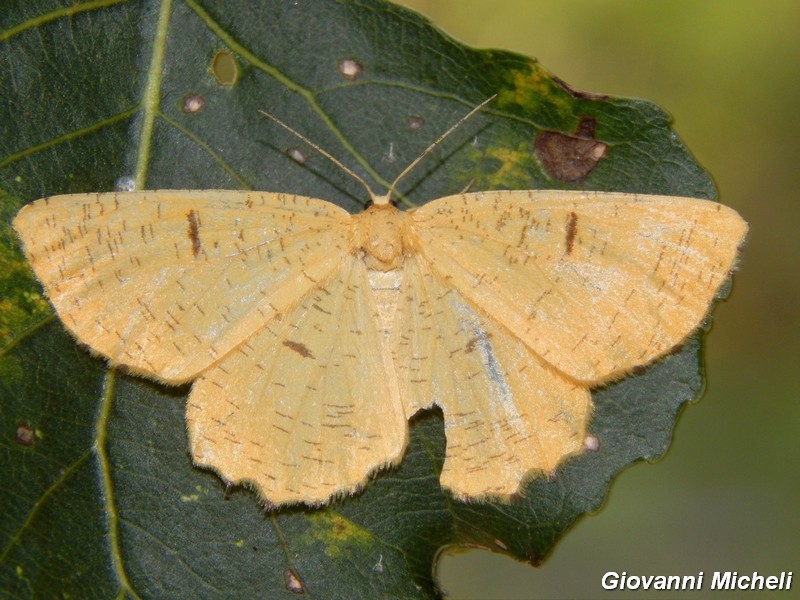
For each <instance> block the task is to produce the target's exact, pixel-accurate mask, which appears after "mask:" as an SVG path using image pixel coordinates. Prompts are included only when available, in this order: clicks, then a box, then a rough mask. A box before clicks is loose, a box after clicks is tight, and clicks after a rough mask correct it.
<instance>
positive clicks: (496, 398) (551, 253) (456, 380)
mask: <svg viewBox="0 0 800 600" xmlns="http://www.w3.org/2000/svg"><path fill="white" fill-rule="evenodd" d="M382 210H383V212H382V213H381V212H380V210H375V211H374V212H370V211H367V214H366V216H365V215H359V217H360V218H359V219H356V218H354V217H351V216H350V215H348V213H346V212H345V211H344V210H342V209H341V208H338V207H336V206H335V205H333V204H330V203H328V202H325V201H322V200H317V199H313V198H306V197H300V196H293V195H288V194H275V193H261V192H234V191H230V192H229V191H153V192H130V193H120V194H85V195H73V196H63V197H54V198H48V199H42V200H39V201H37V202H35V203H33V204H31V205H29V206H28V207H26V208H24V209H23V210H22V211H20V214H19V215H18V216H17V218H16V219H15V222H14V226H15V228H16V229H17V231H18V233H19V235H20V238H21V239H22V241H23V245H24V248H25V251H26V254H27V256H28V259H29V261H30V263H31V265H32V267H33V269H34V271H35V273H36V275H37V277H38V278H39V279H40V281H41V282H42V284H43V285H44V289H45V293H46V294H47V296H48V297H49V298H50V300H51V302H52V303H53V305H54V306H55V308H56V311H57V312H58V314H59V316H60V317H61V319H62V320H63V321H64V323H65V324H66V326H67V328H68V329H69V330H70V331H71V332H72V333H73V334H74V335H75V336H76V337H77V338H78V339H79V340H80V341H81V342H83V343H85V344H87V345H88V346H89V347H90V348H91V349H92V350H93V351H95V352H97V353H99V354H102V355H103V356H105V357H107V358H109V359H110V360H111V361H112V362H113V363H115V364H122V365H126V366H128V367H129V368H130V369H132V370H133V371H134V372H137V373H141V374H144V375H147V376H150V377H153V378H156V379H158V380H161V381H165V382H168V383H180V382H184V381H189V380H195V381H194V384H193V387H192V391H191V393H190V396H189V400H188V407H187V422H188V429H189V437H190V449H191V454H192V457H193V458H194V461H195V462H196V464H198V465H200V466H204V467H208V468H212V469H214V470H216V471H217V472H218V473H219V474H220V475H221V476H222V477H223V478H225V479H226V480H227V481H229V482H232V483H248V484H251V485H253V486H254V487H255V488H256V490H257V491H258V493H259V495H260V496H261V497H262V498H263V499H264V500H266V501H268V502H270V503H272V504H274V505H282V504H291V503H298V502H302V503H305V504H309V505H318V504H322V503H325V502H327V501H329V500H330V499H331V498H332V497H335V496H337V495H342V494H346V493H352V492H354V491H356V490H357V489H359V488H360V487H362V486H363V485H364V484H365V483H366V482H367V481H368V479H369V477H370V476H371V474H372V473H373V472H374V471H375V470H377V469H380V468H381V467H384V466H387V465H391V464H396V463H398V462H399V461H400V460H401V459H402V455H403V452H404V450H405V447H406V444H407V438H408V423H407V420H408V418H410V417H411V416H413V415H414V414H415V413H416V412H417V411H418V410H420V409H425V408H429V407H431V406H433V405H434V404H435V405H438V406H439V407H441V409H442V411H443V414H444V420H445V432H446V436H447V451H446V456H445V462H444V468H443V471H442V474H441V482H442V485H443V486H445V487H446V488H448V489H450V490H451V491H452V493H453V494H454V495H455V496H456V497H458V498H461V499H473V498H486V497H494V498H499V499H504V500H507V499H508V498H509V497H510V496H511V495H513V494H514V493H516V492H518V491H519V490H520V488H521V485H522V483H523V482H524V480H525V478H526V477H529V476H531V475H532V474H535V473H543V472H544V473H547V472H550V471H552V470H553V469H554V468H555V467H556V466H557V465H558V464H559V463H560V462H561V461H563V460H564V458H565V457H566V456H569V455H570V454H574V453H576V452H579V451H580V450H581V449H582V448H583V447H584V440H585V437H586V435H587V428H588V423H589V420H590V417H591V409H592V405H591V395H590V389H591V387H593V386H595V385H598V384H602V383H605V382H607V381H610V380H612V379H615V378H618V377H620V376H623V375H624V374H625V373H627V372H629V371H630V370H631V369H632V368H634V367H636V366H639V365H643V364H647V363H649V362H651V361H652V360H654V359H655V358H657V357H659V356H661V355H663V354H665V353H666V352H668V351H669V350H670V349H671V348H672V347H674V346H675V345H676V344H679V343H681V342H682V341H683V340H684V339H685V338H686V337H687V336H688V335H690V334H691V333H692V331H693V330H694V329H695V328H696V327H697V326H698V325H699V324H700V323H701V322H702V319H703V318H704V316H705V314H706V312H707V310H708V307H709V306H710V304H711V303H712V301H713V299H714V297H715V296H716V294H717V292H718V290H719V288H720V286H721V285H722V284H723V283H724V281H725V280H726V278H727V277H728V275H729V274H730V272H731V270H732V269H733V268H734V264H735V260H736V255H737V250H738V247H739V246H740V244H741V243H742V240H743V238H744V236H745V233H746V230H747V225H746V224H745V222H744V221H743V220H742V219H741V218H740V217H739V216H738V215H737V214H736V213H735V212H734V211H732V210H731V209H728V208H726V207H724V206H722V205H720V204H717V203H714V202H708V201H703V200H696V199H691V198H676V197H665V196H644V195H631V194H617V193H600V192H586V193H583V192H552V191H516V192H484V193H473V194H461V195H457V196H451V197H447V198H441V199H439V200H434V201H432V202H430V203H428V204H426V205H424V206H422V207H420V208H418V209H416V210H414V211H409V213H406V214H405V215H402V218H399V216H400V215H399V214H397V213H396V212H395V213H392V212H387V211H396V209H395V208H393V207H391V206H384V207H383V209H382ZM373 215H374V218H373ZM387 215H388V216H392V215H394V216H393V217H392V218H391V219H389V220H387V219H386V218H385V217H386V216H387ZM389 222H391V223H395V224H396V226H397V227H398V228H400V229H401V231H399V232H398V235H397V236H396V237H394V236H393V235H391V233H390V232H388V231H387V228H386V223H389ZM370 236H377V237H373V238H371V237H370ZM398 244H399V246H398ZM373 247H374V248H375V250H371V249H370V248H373ZM370 252H374V254H369V253H370ZM398 252H399V253H400V254H398ZM382 253H385V254H386V256H387V257H388V258H385V259H384V258H383V254H382ZM381 260H386V261H388V262H385V263H381V262H380V261H381ZM376 264H378V265H380V264H384V265H385V266H384V267H382V268H374V265H376ZM370 265H373V266H370ZM398 265H399V266H398Z"/></svg>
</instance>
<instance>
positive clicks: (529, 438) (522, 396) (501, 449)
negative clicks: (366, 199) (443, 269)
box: [372, 257, 591, 500]
mask: <svg viewBox="0 0 800 600" xmlns="http://www.w3.org/2000/svg"><path fill="white" fill-rule="evenodd" d="M393 273H394V274H398V273H399V274H400V275H401V276H400V277H398V278H396V279H395V280H394V281H392V282H391V283H388V281H387V280H388V276H387V275H383V274H382V275H381V276H380V277H375V276H373V278H372V282H373V287H374V288H376V290H377V292H376V293H377V294H378V298H379V299H381V296H382V297H383V298H382V304H383V307H384V308H383V312H384V313H386V314H389V315H390V316H389V317H386V316H384V317H383V319H382V322H383V323H385V324H388V326H384V328H383V331H384V335H385V339H386V343H387V348H388V349H390V351H391V355H392V358H393V362H394V364H395V367H396V368H397V371H398V381H399V384H400V389H401V395H402V398H403V405H404V406H405V411H406V416H408V417H410V416H411V415H412V414H413V413H414V412H416V411H417V410H418V409H419V408H427V407H429V406H430V405H431V404H432V403H435V404H437V405H438V406H440V407H441V408H442V411H443V413H444V419H445V434H446V436H447V452H446V455H445V463H444V468H443V470H442V474H441V483H442V485H443V486H444V487H446V488H448V489H450V490H451V491H452V492H453V494H454V495H455V496H456V497H458V498H462V499H473V498H482V497H494V498H500V499H506V500H507V499H508V498H509V497H510V496H511V495H512V494H515V493H517V492H518V491H519V489H520V486H521V485H522V483H523V481H524V480H525V478H526V477H527V476H529V475H530V474H531V473H534V472H550V471H551V470H553V469H554V468H555V467H556V465H558V463H560V462H561V461H562V460H563V459H564V457H566V456H568V455H570V454H573V453H575V452H578V451H580V450H581V449H582V448H583V443H584V437H585V432H586V427H587V423H588V420H589V417H590V413H591V396H590V394H589V390H588V389H587V388H585V387H583V386H579V385H577V384H576V383H575V382H573V381H570V380H569V379H567V378H565V377H564V376H563V375H561V374H560V373H558V372H557V371H555V370H554V369H552V368H551V367H549V366H548V365H546V364H545V363H544V362H543V361H542V360H541V359H539V358H538V357H537V356H536V354H534V353H533V352H532V351H531V350H530V349H529V348H528V347H526V346H525V345H524V344H523V343H522V342H520V340H519V339H518V338H517V337H516V336H514V335H513V334H512V333H511V332H510V331H508V330H507V329H505V328H504V327H502V326H500V325H498V324H496V323H494V322H493V321H492V320H491V318H489V317H488V316H487V315H485V314H483V313H482V312H481V311H479V310H476V309H474V308H472V307H471V306H469V304H468V303H467V302H466V301H465V300H464V298H463V297H462V296H461V295H460V294H459V293H458V291H456V290H455V289H453V288H452V287H448V286H447V285H445V284H444V283H443V282H442V281H441V280H440V278H439V277H437V276H436V275H434V274H432V273H431V272H430V270H429V268H428V266H427V265H426V264H425V263H424V262H422V263H421V262H419V261H418V260H417V259H416V258H413V257H410V258H407V259H406V261H405V263H404V266H403V269H402V271H395V272H393ZM392 298H393V301H392Z"/></svg>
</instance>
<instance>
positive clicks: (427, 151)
mask: <svg viewBox="0 0 800 600" xmlns="http://www.w3.org/2000/svg"><path fill="white" fill-rule="evenodd" d="M495 98H497V94H494V95H492V96H489V97H488V98H487V99H486V100H484V101H483V102H481V103H480V104H478V106H476V107H475V108H473V109H472V110H471V111H469V112H468V113H467V114H465V115H464V116H463V117H461V118H460V119H459V120H458V121H457V122H456V123H455V124H454V125H453V126H452V127H450V129H448V130H447V131H445V132H444V133H443V134H442V135H440V136H439V137H438V138H436V140H434V142H433V143H432V144H431V145H430V146H428V147H427V148H425V150H423V152H422V154H420V155H419V156H418V157H417V158H415V159H414V160H413V161H412V162H411V164H410V165H408V166H407V167H406V168H405V169H403V172H402V173H400V175H398V176H397V177H395V180H394V181H393V182H392V185H390V186H389V191H388V192H386V195H385V196H379V197H378V198H379V199H380V200H383V202H380V204H388V203H389V202H391V198H392V193H393V192H394V190H395V189H396V188H397V184H398V183H399V182H400V180H401V179H402V178H403V177H405V176H406V175H408V174H409V173H410V172H411V171H412V169H414V167H416V166H417V165H418V164H419V163H420V162H421V161H422V160H423V159H424V158H425V157H426V156H428V155H429V154H430V153H431V152H433V150H434V148H436V146H438V145H439V144H441V143H442V140H444V139H445V138H446V137H447V136H448V135H450V134H451V133H453V131H455V130H456V129H458V128H459V127H460V126H461V125H463V124H464V121H466V120H467V119H469V118H470V117H472V116H473V115H474V114H475V113H476V112H478V111H479V110H480V109H482V108H483V107H484V106H486V105H487V104H489V102H491V101H492V100H494V99H495ZM373 201H374V200H373ZM375 203H376V204H378V202H375Z"/></svg>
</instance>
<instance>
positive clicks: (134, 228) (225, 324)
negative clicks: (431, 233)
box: [14, 190, 350, 382]
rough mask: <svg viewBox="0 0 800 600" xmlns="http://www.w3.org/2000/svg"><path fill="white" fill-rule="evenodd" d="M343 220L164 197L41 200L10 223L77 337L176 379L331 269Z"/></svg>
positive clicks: (239, 195)
mask: <svg viewBox="0 0 800 600" xmlns="http://www.w3.org/2000/svg"><path fill="white" fill-rule="evenodd" d="M349 220H350V217H349V215H348V214H347V213H346V211H344V210H343V209H341V208H339V207H336V206H334V205H332V204H330V203H328V202H323V201H321V200H315V199H311V198H305V197H301V196H293V195H289V194H269V193H262V192H229V191H180V190H165V191H152V192H128V193H109V194H84V195H71V196H59V197H52V198H45V199H42V200H39V201H37V202H34V203H33V204H30V205H28V206H26V207H25V208H23V209H22V210H21V211H20V213H19V215H18V216H17V218H16V219H15V221H14V227H15V228H16V230H17V232H18V233H19V235H20V238H21V239H22V241H23V244H24V247H25V251H26V253H27V255H28V258H29V261H30V263H31V265H32V267H33V269H34V271H35V273H36V275H37V277H38V278H39V280H40V281H41V282H42V284H43V285H44V289H45V293H46V294H47V296H48V297H49V298H50V300H51V302H52V303H53V305H54V306H55V308H56V310H57V312H58V314H59V316H60V317H61V319H62V320H63V321H64V323H65V324H66V326H67V327H68V328H69V329H70V331H72V333H73V334H74V335H75V336H76V337H77V338H78V339H79V340H80V341H81V342H83V343H85V344H87V345H88V346H90V347H91V348H92V349H93V350H94V351H96V352H99V353H101V354H103V355H104V356H106V357H108V358H110V359H111V360H112V361H114V362H116V363H121V364H125V365H127V366H129V367H131V368H132V369H134V370H135V371H138V372H141V373H145V374H148V375H151V376H155V377H157V378H159V379H162V380H164V381H167V382H182V381H186V380H188V379H190V378H192V377H194V376H196V375H197V373H199V372H200V371H201V370H203V369H205V368H207V367H208V366H209V365H210V364H212V363H213V362H214V361H216V360H218V359H219V358H220V357H222V356H224V355H225V354H226V353H227V352H229V351H230V350H231V349H232V348H234V347H235V346H237V345H238V344H240V343H241V342H242V341H244V340H245V339H246V338H247V337H248V336H250V335H251V334H252V333H253V332H254V331H255V330H257V329H258V328H259V327H262V326H263V324H264V323H265V322H267V321H269V320H270V319H271V318H273V317H274V316H275V315H276V314H278V313H280V312H282V311H285V310H286V309H288V308H290V307H292V306H293V305H294V304H296V303H297V302H298V301H299V299H300V298H302V296H303V295H304V294H306V293H307V292H308V291H309V290H311V289H313V288H314V286H315V285H316V282H317V281H319V280H321V279H324V278H326V277H329V276H330V274H331V273H333V272H335V271H337V270H338V269H339V268H340V262H341V256H342V254H343V253H344V252H345V251H346V248H345V246H346V244H347V241H348V240H347V235H348V231H349V229H348V227H349Z"/></svg>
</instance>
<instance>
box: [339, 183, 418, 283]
mask: <svg viewBox="0 0 800 600" xmlns="http://www.w3.org/2000/svg"><path fill="white" fill-rule="evenodd" d="M378 198H385V199H386V203H383V204H378V203H377V202H376V201H375V200H377V199H378ZM378 198H373V204H372V206H370V207H369V208H368V209H367V210H365V211H364V212H362V213H359V214H357V215H353V218H352V230H351V238H350V239H351V240H352V251H353V252H354V253H356V254H359V255H362V256H363V258H364V260H365V261H366V263H367V268H368V269H372V270H375V271H392V270H394V269H399V268H400V267H401V266H402V262H403V256H404V255H405V254H407V253H408V252H409V251H410V250H411V249H412V240H413V238H412V232H411V220H412V217H411V214H410V213H407V212H404V211H401V210H398V209H397V208H395V207H394V206H393V205H392V204H391V202H389V197H388V196H383V197H380V196H379V197H378Z"/></svg>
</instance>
